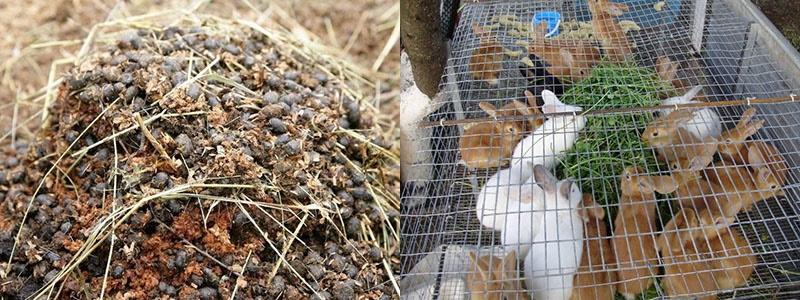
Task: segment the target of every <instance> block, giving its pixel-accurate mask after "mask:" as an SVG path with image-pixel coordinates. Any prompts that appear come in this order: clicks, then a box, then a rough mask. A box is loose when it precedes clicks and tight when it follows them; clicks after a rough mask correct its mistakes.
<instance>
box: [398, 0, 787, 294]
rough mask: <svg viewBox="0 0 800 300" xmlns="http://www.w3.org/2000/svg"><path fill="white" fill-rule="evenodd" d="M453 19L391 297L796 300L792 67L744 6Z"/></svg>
mask: <svg viewBox="0 0 800 300" xmlns="http://www.w3.org/2000/svg"><path fill="white" fill-rule="evenodd" d="M463 2H464V3H462V7H461V8H460V9H459V14H460V16H459V18H458V24H457V27H456V29H455V32H454V37H453V39H452V42H451V52H450V57H449V60H448V67H447V70H446V73H447V74H446V75H445V76H444V78H443V80H442V82H443V83H442V95H440V97H438V98H437V99H439V101H440V102H439V103H435V105H433V108H435V110H434V111H433V112H431V113H430V114H429V115H428V116H427V117H426V118H425V119H424V120H423V121H422V122H420V124H418V126H419V127H420V128H425V129H428V130H429V131H428V132H430V136H426V137H423V139H424V141H423V142H426V143H427V144H429V145H430V148H429V150H424V151H426V152H428V153H424V154H425V155H426V157H429V158H430V159H429V161H427V162H424V163H419V164H417V165H416V166H415V168H420V169H422V170H426V172H428V173H427V174H429V176H428V177H427V178H426V179H424V180H422V179H420V180H415V181H413V182H410V183H408V184H407V185H406V187H407V188H405V189H404V190H403V196H402V213H401V234H402V236H403V245H402V249H401V274H400V275H401V278H402V279H401V281H400V287H401V290H402V295H403V296H402V297H403V298H407V299H469V298H470V297H473V299H483V298H479V297H489V298H488V299H503V298H492V297H501V296H503V297H505V299H514V298H521V299H527V298H530V297H534V298H537V299H541V298H545V299H558V298H570V297H572V299H579V298H580V299H587V298H590V299H600V298H610V297H617V298H622V297H625V298H631V297H633V296H636V297H640V298H645V299H650V298H658V297H679V298H686V297H698V298H709V299H711V298H715V297H720V298H730V297H736V298H761V297H770V298H796V297H797V296H798V294H800V292H798V291H799V290H800V289H799V287H800V276H799V275H800V273H798V272H800V268H799V267H798V259H800V223H799V222H798V220H800V219H798V213H800V211H798V203H797V201H798V199H800V190H798V187H799V186H798V178H797V176H798V174H797V168H798V167H800V164H799V163H800V117H798V113H800V104H798V103H795V96H794V94H795V93H798V91H800V83H799V82H798V79H800V78H798V76H797V75H798V74H800V71H798V70H800V69H799V68H798V65H797V58H796V56H797V55H796V52H795V53H788V52H787V51H786V49H785V48H782V47H780V46H781V41H780V38H779V37H776V35H775V33H774V28H773V27H771V25H769V26H767V25H765V24H764V23H763V20H762V19H759V18H760V17H759V16H758V15H755V14H754V11H753V7H752V5H751V4H749V3H747V2H746V1H734V0H694V1H691V0H668V1H651V0H627V1H621V0H615V1H614V2H619V3H624V4H626V6H625V7H623V6H621V5H618V4H614V3H609V2H608V1H600V0H589V1H584V0H580V1H577V0H576V1H570V0H563V1H555V0H553V1H477V2H472V1H463ZM590 2H593V3H590ZM595 5H596V6H595ZM590 6H594V7H591V9H590ZM547 12H558V13H559V15H558V16H556V17H555V18H556V19H557V20H558V21H554V22H556V23H557V24H558V25H556V26H550V25H551V24H550V23H544V24H545V25H540V24H541V23H538V24H537V22H536V20H540V19H545V20H556V19H553V18H554V16H553V14H547ZM761 17H763V16H761ZM548 18H549V19H548ZM608 23H613V25H608ZM554 28H558V32H557V33H556V31H555V30H554ZM619 32H621V33H619ZM620 39H622V41H620ZM626 48H629V49H630V50H629V51H628V50H627V49H626ZM696 86H700V87H701V88H698V89H692V88H693V87H696ZM545 90H547V91H550V92H553V94H552V95H554V96H555V97H557V98H558V102H553V100H552V98H550V97H549V96H546V95H547V94H548V92H545ZM698 90H699V93H698V94H697V96H696V97H692V98H693V100H691V101H688V100H690V99H684V97H681V96H682V95H684V94H685V93H691V92H697V91H698ZM798 100H800V97H798ZM578 108H579V109H578ZM687 112H688V113H687ZM559 126H560V127H559ZM654 132H655V133H654ZM658 134H661V136H660V137H659V138H657V137H656V135H658ZM664 135H667V136H669V138H667V139H666V141H667V142H663V141H665V140H664ZM526 141H527V143H528V144H527V145H526ZM664 143H667V144H669V145H668V146H664ZM537 147H539V148H537ZM520 149H521V150H523V151H519V150H520ZM742 149H747V150H742ZM759 149H760V150H759ZM748 150H749V151H748ZM748 153H752V154H748ZM538 164H542V165H543V167H534V165H538ZM642 182H644V183H642ZM698 199H699V200H698ZM559 227H560V228H559ZM566 227H569V228H566Z"/></svg>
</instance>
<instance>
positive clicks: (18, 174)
mask: <svg viewBox="0 0 800 300" xmlns="http://www.w3.org/2000/svg"><path fill="white" fill-rule="evenodd" d="M26 175H27V173H26V172H25V169H18V170H14V171H11V174H10V176H9V178H8V179H9V181H11V183H21V182H22V180H24V179H25V176H26Z"/></svg>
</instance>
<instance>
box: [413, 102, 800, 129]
mask: <svg viewBox="0 0 800 300" xmlns="http://www.w3.org/2000/svg"><path fill="white" fill-rule="evenodd" d="M797 100H800V97H799V96H797V95H789V96H786V97H775V98H753V99H745V100H721V101H714V102H698V103H685V104H676V105H657V106H648V107H631V108H606V109H597V110H592V111H586V112H583V113H581V115H608V114H618V113H637V112H648V111H657V110H662V109H691V108H707V107H728V106H739V105H747V106H750V105H752V104H779V103H791V102H795V101H797ZM572 115H574V113H569V112H568V113H548V114H541V115H529V116H502V117H495V118H472V119H462V120H441V121H439V122H430V121H428V122H420V124H419V126H420V127H421V128H425V127H435V126H450V125H464V124H472V123H485V122H493V121H519V120H536V119H546V118H547V117H556V116H572Z"/></svg>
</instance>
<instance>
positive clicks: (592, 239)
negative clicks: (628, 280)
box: [570, 194, 617, 300]
mask: <svg viewBox="0 0 800 300" xmlns="http://www.w3.org/2000/svg"><path fill="white" fill-rule="evenodd" d="M582 205H583V207H581V211H580V213H579V214H580V215H581V217H582V218H583V219H584V222H585V225H584V232H585V235H586V239H584V242H583V249H584V250H583V255H582V256H581V265H580V267H579V268H578V272H577V273H576V275H575V278H574V279H573V281H574V283H573V288H572V295H571V296H570V299H572V300H589V299H592V300H594V299H613V298H614V293H615V288H616V285H615V284H614V282H616V281H617V279H616V276H617V273H616V272H614V271H609V269H610V268H613V266H614V264H615V259H614V252H613V251H612V249H611V244H610V241H609V236H608V229H607V228H606V223H605V221H603V219H605V216H606V214H605V211H604V210H603V208H602V207H600V206H598V205H597V203H595V202H594V200H593V199H592V195H590V194H583V202H582Z"/></svg>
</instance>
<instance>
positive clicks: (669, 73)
mask: <svg viewBox="0 0 800 300" xmlns="http://www.w3.org/2000/svg"><path fill="white" fill-rule="evenodd" d="M656 73H658V78H659V79H661V80H662V81H666V82H672V80H673V79H675V76H676V75H677V73H678V64H677V63H675V62H673V61H672V60H670V59H669V57H666V56H662V57H659V58H658V59H657V60H656Z"/></svg>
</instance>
